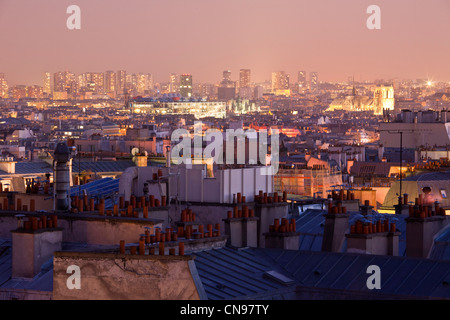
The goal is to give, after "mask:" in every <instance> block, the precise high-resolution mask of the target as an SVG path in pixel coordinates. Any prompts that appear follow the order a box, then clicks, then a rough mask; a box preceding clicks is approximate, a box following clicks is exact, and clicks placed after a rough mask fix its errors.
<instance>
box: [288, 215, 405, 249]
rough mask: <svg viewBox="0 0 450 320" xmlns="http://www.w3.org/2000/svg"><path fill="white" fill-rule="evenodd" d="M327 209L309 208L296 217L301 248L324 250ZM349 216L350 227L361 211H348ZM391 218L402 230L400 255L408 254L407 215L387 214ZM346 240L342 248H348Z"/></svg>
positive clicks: (398, 228)
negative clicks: (323, 241)
mask: <svg viewBox="0 0 450 320" xmlns="http://www.w3.org/2000/svg"><path fill="white" fill-rule="evenodd" d="M326 213H327V210H320V209H307V210H305V211H304V212H303V213H301V214H300V216H299V217H297V218H295V220H296V228H297V230H296V231H297V232H300V237H299V241H300V243H299V250H304V251H316V252H317V251H321V250H322V240H323V230H324V225H325V217H324V215H325V214H326ZM348 214H349V215H350V217H349V229H350V224H351V223H352V222H353V220H354V219H355V217H356V215H357V214H359V212H348ZM386 216H387V217H388V218H390V219H394V218H395V219H397V220H396V221H395V222H396V223H395V224H396V229H397V231H399V232H401V233H400V236H399V255H400V256H405V255H406V221H405V219H406V218H407V217H408V216H407V215H386ZM346 242H347V240H346V239H345V241H344V246H343V248H342V250H345V249H346Z"/></svg>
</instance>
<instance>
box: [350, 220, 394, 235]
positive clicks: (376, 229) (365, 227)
mask: <svg viewBox="0 0 450 320" xmlns="http://www.w3.org/2000/svg"><path fill="white" fill-rule="evenodd" d="M389 226H390V230H389ZM389 231H390V232H391V233H393V232H396V226H395V223H394V222H393V223H391V224H389V221H388V220H387V219H386V220H383V221H381V220H378V221H377V222H376V223H372V222H366V223H363V222H362V221H360V220H357V221H356V222H355V224H353V225H351V226H350V234H369V233H381V232H389Z"/></svg>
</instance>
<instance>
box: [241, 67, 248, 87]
mask: <svg viewBox="0 0 450 320" xmlns="http://www.w3.org/2000/svg"><path fill="white" fill-rule="evenodd" d="M239 87H240V88H247V87H250V69H241V70H239Z"/></svg>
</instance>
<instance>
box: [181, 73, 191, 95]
mask: <svg viewBox="0 0 450 320" xmlns="http://www.w3.org/2000/svg"><path fill="white" fill-rule="evenodd" d="M180 94H181V96H182V97H183V98H190V97H192V75H191V74H182V75H181V77H180Z"/></svg>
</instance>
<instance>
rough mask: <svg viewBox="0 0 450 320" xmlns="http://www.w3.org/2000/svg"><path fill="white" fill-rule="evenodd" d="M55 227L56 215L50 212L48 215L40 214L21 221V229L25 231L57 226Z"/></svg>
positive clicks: (56, 222) (56, 223)
mask: <svg viewBox="0 0 450 320" xmlns="http://www.w3.org/2000/svg"><path fill="white" fill-rule="evenodd" d="M57 227H58V216H57V215H55V214H52V215H50V216H45V215H41V216H40V217H39V218H38V217H28V220H27V221H24V222H23V226H22V229H23V230H25V231H36V230H40V229H48V228H57ZM19 229H20V228H19Z"/></svg>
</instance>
